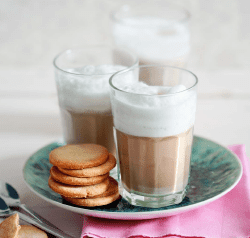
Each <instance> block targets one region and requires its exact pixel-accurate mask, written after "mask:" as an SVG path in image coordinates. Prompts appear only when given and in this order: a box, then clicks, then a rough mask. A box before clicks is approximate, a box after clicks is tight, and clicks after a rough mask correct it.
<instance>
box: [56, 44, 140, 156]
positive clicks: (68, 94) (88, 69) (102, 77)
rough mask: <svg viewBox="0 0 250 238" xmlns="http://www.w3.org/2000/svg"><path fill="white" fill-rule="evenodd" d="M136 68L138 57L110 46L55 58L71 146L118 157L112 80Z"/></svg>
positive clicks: (63, 118)
mask: <svg viewBox="0 0 250 238" xmlns="http://www.w3.org/2000/svg"><path fill="white" fill-rule="evenodd" d="M134 65H138V59H137V57H136V56H135V55H133V54H131V53H130V52H128V51H127V50H125V49H122V48H119V47H110V46H89V47H85V48H76V49H69V50H66V51H64V52H62V53H61V54H59V55H58V56H57V57H56V58H55V60H54V66H55V80H56V86H57V94H58V102H59V107H60V112H61V121H62V129H63V138H64V141H65V142H66V143H67V144H79V143H94V144H99V145H102V146H104V147H106V148H107V149H108V151H109V152H110V153H113V154H114V155H115V144H114V136H113V117H112V112H111V103H110V95H109V91H110V89H109V78H110V77H111V75H112V74H114V73H115V72H118V71H120V70H122V69H126V68H130V67H132V66H134Z"/></svg>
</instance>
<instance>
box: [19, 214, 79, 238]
mask: <svg viewBox="0 0 250 238" xmlns="http://www.w3.org/2000/svg"><path fill="white" fill-rule="evenodd" d="M17 213H18V215H19V217H20V219H21V220H23V221H25V222H28V223H29V224H31V225H34V226H36V227H38V228H40V229H42V230H44V231H46V232H48V233H50V234H52V235H54V236H56V237H59V238H74V237H73V236H69V235H67V234H66V233H64V232H63V231H61V230H59V229H58V228H57V229H55V228H54V227H51V226H49V225H47V224H44V223H40V222H38V221H37V220H35V219H33V218H31V217H29V216H27V215H25V214H23V213H21V212H17Z"/></svg>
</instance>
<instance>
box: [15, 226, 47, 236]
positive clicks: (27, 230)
mask: <svg viewBox="0 0 250 238" xmlns="http://www.w3.org/2000/svg"><path fill="white" fill-rule="evenodd" d="M18 238H48V236H47V234H46V233H45V232H44V231H42V230H40V229H38V228H36V227H34V226H30V225H21V230H20V231H19V232H18Z"/></svg>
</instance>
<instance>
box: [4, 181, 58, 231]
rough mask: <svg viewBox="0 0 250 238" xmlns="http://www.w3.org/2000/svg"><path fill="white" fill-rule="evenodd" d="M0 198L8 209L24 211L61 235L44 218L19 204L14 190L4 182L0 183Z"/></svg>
mask: <svg viewBox="0 0 250 238" xmlns="http://www.w3.org/2000/svg"><path fill="white" fill-rule="evenodd" d="M0 196H1V197H2V198H3V199H4V201H5V203H6V204H7V205H8V206H9V207H13V208H21V209H23V210H24V211H26V212H27V213H28V214H30V215H31V216H32V217H33V218H35V219H36V220H37V221H38V222H39V223H43V224H46V225H47V226H49V227H51V228H53V229H55V230H58V231H60V232H62V233H63V231H61V230H60V229H59V228H57V227H56V226H55V225H53V224H52V223H50V222H49V221H48V220H46V219H45V218H43V217H41V216H40V215H39V214H37V213H36V212H34V211H32V210H31V209H30V208H28V207H27V206H26V205H25V204H21V201H20V198H19V195H18V193H17V191H16V189H15V188H14V187H13V186H11V185H10V184H8V183H6V182H4V181H0Z"/></svg>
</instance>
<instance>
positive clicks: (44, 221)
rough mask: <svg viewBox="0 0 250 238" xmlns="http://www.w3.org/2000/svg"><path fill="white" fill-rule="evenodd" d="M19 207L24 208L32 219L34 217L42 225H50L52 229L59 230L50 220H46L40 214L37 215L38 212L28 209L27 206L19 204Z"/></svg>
mask: <svg viewBox="0 0 250 238" xmlns="http://www.w3.org/2000/svg"><path fill="white" fill-rule="evenodd" d="M18 207H20V208H22V209H23V210H24V211H25V212H27V213H28V214H30V215H31V216H32V217H34V218H35V219H36V220H37V221H39V222H41V223H45V224H47V225H49V226H51V227H53V228H55V229H58V228H57V227H56V226H55V225H53V224H52V223H50V222H49V221H48V220H46V219H44V218H43V217H41V216H40V215H39V214H37V213H36V212H34V211H33V210H31V209H30V208H28V207H27V206H26V205H25V204H19V205H18ZM58 230H59V229H58Z"/></svg>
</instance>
